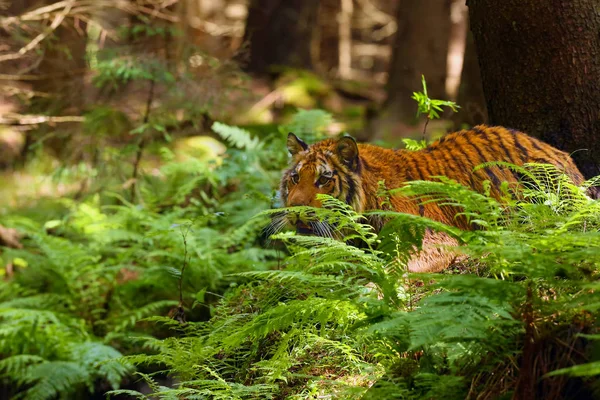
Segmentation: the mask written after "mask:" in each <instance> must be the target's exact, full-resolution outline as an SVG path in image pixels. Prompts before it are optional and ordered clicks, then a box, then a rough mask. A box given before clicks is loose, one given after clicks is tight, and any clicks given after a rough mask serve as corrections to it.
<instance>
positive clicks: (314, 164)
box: [272, 133, 364, 236]
mask: <svg viewBox="0 0 600 400" xmlns="http://www.w3.org/2000/svg"><path fill="white" fill-rule="evenodd" d="M287 148H288V151H289V152H290V154H291V155H292V163H291V167H290V168H289V169H287V170H286V171H285V172H284V173H283V177H282V179H281V185H280V193H281V199H282V201H283V205H284V206H285V207H293V206H311V207H321V206H322V204H321V202H320V201H319V200H318V199H317V194H328V195H330V196H332V197H335V198H337V199H339V200H341V201H344V202H346V203H347V204H349V205H351V206H352V207H353V208H354V209H355V210H356V211H358V212H360V211H363V210H362V208H363V207H362V204H363V198H364V192H363V188H362V182H361V177H360V169H361V160H360V157H359V153H358V145H357V144H356V141H355V140H354V139H353V138H351V137H348V136H347V137H342V138H341V139H337V140H335V139H326V140H323V141H320V142H318V143H315V144H313V145H311V146H309V145H307V144H306V143H305V142H304V141H302V140H301V139H299V138H298V137H297V136H296V135H294V134H293V133H289V134H288V138H287ZM277 223H279V224H280V225H284V224H287V223H291V224H292V225H295V226H296V229H297V230H298V231H299V232H300V233H316V234H318V235H322V236H332V232H331V231H330V230H331V227H328V226H325V225H323V223H320V222H319V221H302V220H301V219H300V218H298V216H296V215H294V214H293V213H282V214H281V215H280V216H279V221H273V223H272V224H277ZM276 230H278V229H276Z"/></svg>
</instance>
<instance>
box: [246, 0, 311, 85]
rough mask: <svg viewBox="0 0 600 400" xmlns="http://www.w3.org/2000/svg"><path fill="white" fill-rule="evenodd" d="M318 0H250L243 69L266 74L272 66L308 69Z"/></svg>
mask: <svg viewBox="0 0 600 400" xmlns="http://www.w3.org/2000/svg"><path fill="white" fill-rule="evenodd" d="M318 6H319V0H251V2H250V6H249V9H248V19H247V22H246V31H245V33H244V43H249V54H248V56H249V60H248V62H247V63H246V65H245V69H246V70H247V71H249V72H252V73H255V74H259V75H266V74H269V73H271V72H272V69H271V68H272V67H274V66H288V67H294V68H306V69H311V68H312V65H313V63H312V56H311V44H312V40H311V39H312V35H313V30H314V29H315V27H316V23H317V10H318Z"/></svg>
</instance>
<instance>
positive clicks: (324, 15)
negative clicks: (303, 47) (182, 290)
mask: <svg viewBox="0 0 600 400" xmlns="http://www.w3.org/2000/svg"><path fill="white" fill-rule="evenodd" d="M340 11H341V2H340V0H322V1H320V2H319V11H318V24H317V26H318V39H317V40H318V54H317V55H316V59H317V60H318V69H319V70H320V71H321V72H324V73H325V74H332V75H333V74H334V73H335V74H337V71H338V70H339V60H340V56H339V52H340V51H339V50H340V49H339V43H340V36H339V35H340V30H339V28H338V26H339V24H338V22H337V20H338V16H339V13H340Z"/></svg>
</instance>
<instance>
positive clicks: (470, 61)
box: [452, 32, 488, 129]
mask: <svg viewBox="0 0 600 400" xmlns="http://www.w3.org/2000/svg"><path fill="white" fill-rule="evenodd" d="M456 102H457V103H458V105H460V107H461V108H460V110H459V111H458V112H457V113H456V114H454V116H453V118H452V119H453V121H454V127H455V129H460V128H461V127H462V125H468V126H474V125H478V124H484V123H487V121H488V115H487V107H486V104H485V96H484V95H483V86H482V83H481V71H480V70H479V61H478V60H477V52H476V51H475V42H474V41H473V35H472V34H471V33H470V32H468V34H467V43H466V47H465V55H464V61H463V69H462V73H461V77H460V85H459V87H458V96H457V99H456Z"/></svg>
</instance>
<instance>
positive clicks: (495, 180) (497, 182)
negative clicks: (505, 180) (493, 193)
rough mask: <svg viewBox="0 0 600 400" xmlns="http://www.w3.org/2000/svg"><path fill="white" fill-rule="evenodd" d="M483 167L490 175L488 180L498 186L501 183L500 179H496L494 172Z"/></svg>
mask: <svg viewBox="0 0 600 400" xmlns="http://www.w3.org/2000/svg"><path fill="white" fill-rule="evenodd" d="M484 169H485V172H486V174H487V175H488V176H489V177H490V180H491V181H492V182H493V183H494V186H496V187H497V188H499V187H500V185H501V183H502V182H501V181H500V179H498V177H497V176H496V174H494V173H493V172H492V171H491V170H490V169H489V168H484Z"/></svg>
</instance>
